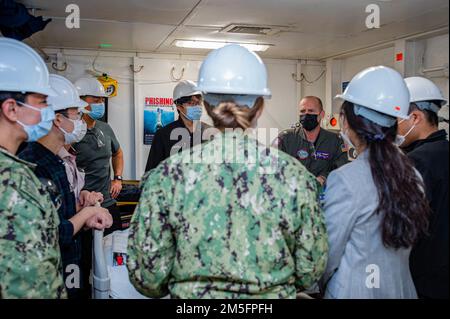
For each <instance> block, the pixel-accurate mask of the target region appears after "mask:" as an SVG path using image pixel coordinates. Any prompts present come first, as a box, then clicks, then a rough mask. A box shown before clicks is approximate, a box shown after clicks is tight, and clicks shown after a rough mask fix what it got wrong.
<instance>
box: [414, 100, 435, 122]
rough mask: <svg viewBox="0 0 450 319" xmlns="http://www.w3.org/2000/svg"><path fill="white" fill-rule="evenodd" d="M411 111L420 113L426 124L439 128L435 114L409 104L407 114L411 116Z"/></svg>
mask: <svg viewBox="0 0 450 319" xmlns="http://www.w3.org/2000/svg"><path fill="white" fill-rule="evenodd" d="M413 111H420V112H422V113H423V114H424V115H425V120H426V121H427V122H428V124H430V125H432V126H439V116H438V115H437V113H435V112H433V111H430V110H422V109H421V108H419V107H418V106H417V105H416V104H414V103H411V105H410V107H409V114H411V113H412V112H413Z"/></svg>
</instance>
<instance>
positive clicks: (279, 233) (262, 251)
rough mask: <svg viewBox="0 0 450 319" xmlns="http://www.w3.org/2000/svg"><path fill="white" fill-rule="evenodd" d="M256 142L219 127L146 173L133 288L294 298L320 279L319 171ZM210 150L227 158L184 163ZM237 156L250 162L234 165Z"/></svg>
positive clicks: (133, 244)
mask: <svg viewBox="0 0 450 319" xmlns="http://www.w3.org/2000/svg"><path fill="white" fill-rule="evenodd" d="M234 143H236V146H234ZM257 145H258V144H257V142H256V140H254V139H253V138H250V137H248V136H246V135H244V134H242V133H225V134H220V135H219V136H216V137H215V139H214V140H213V141H211V142H208V143H206V144H203V145H198V146H196V147H194V148H192V149H191V150H189V151H185V152H182V153H180V154H177V155H174V156H172V157H170V158H169V159H168V160H166V161H164V162H162V163H161V164H160V165H159V166H158V167H157V168H155V169H154V170H152V171H150V172H148V173H147V175H146V176H144V179H143V192H142V195H141V199H140V203H139V205H138V207H137V209H136V212H135V214H134V216H133V219H132V222H131V227H130V237H129V242H128V254H129V256H128V262H127V266H128V269H129V274H130V279H131V282H132V283H133V284H134V286H135V287H136V288H137V290H138V291H140V292H141V293H142V294H144V295H146V296H149V297H162V296H165V295H166V294H168V293H170V295H171V297H172V298H295V296H296V291H297V290H302V289H304V288H308V287H310V286H311V285H312V284H313V283H315V282H316V281H318V279H319V278H320V277H321V275H322V273H323V271H324V269H325V266H326V261H327V252H328V244H327V235H326V230H325V224H324V218H323V215H322V211H321V208H320V207H319V204H318V194H317V183H316V181H315V178H314V176H313V175H311V174H310V173H308V172H307V170H306V169H305V168H304V167H303V166H302V165H301V164H300V163H299V162H298V161H297V160H295V159H294V158H291V157H290V156H289V155H287V154H284V153H283V152H278V151H277V150H275V149H272V148H270V149H267V148H265V147H261V146H259V147H260V148H259V149H258V150H259V151H263V152H262V153H260V152H259V151H258V153H257V152H255V150H257ZM235 150H237V151H236V152H234V151H235ZM242 150H243V151H244V152H242V153H241V152H240V151H242ZM214 152H216V153H215V154H222V155H223V156H225V157H227V158H228V159H231V161H224V163H222V164H215V163H209V164H208V163H192V162H190V158H191V156H194V157H197V158H198V157H201V156H205V155H207V154H214ZM238 153H239V154H245V158H247V159H248V160H249V162H253V163H254V164H251V163H247V164H245V163H233V161H234V162H236V159H237V158H238V155H236V154H238ZM256 154H258V156H259V157H258V158H256ZM270 168H275V169H274V170H271V169H270ZM261 172H263V173H261ZM264 172H268V173H264Z"/></svg>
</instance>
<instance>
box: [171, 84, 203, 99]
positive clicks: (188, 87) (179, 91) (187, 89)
mask: <svg viewBox="0 0 450 319" xmlns="http://www.w3.org/2000/svg"><path fill="white" fill-rule="evenodd" d="M199 94H202V92H201V91H199V90H197V89H196V85H195V83H194V82H192V81H189V80H183V81H181V82H180V83H178V84H177V85H176V86H175V88H174V89H173V100H174V101H176V100H178V99H179V98H182V97H186V96H193V95H199Z"/></svg>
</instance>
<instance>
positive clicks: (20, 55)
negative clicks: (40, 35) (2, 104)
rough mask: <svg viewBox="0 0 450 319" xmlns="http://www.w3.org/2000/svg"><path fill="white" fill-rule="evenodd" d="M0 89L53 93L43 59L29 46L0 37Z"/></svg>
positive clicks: (49, 94)
mask: <svg viewBox="0 0 450 319" xmlns="http://www.w3.org/2000/svg"><path fill="white" fill-rule="evenodd" d="M0 91H6V92H22V93H25V92H29V93H39V94H43V95H47V96H51V95H55V94H56V93H55V91H53V90H52V89H51V87H50V84H49V73H48V69H47V66H46V65H45V63H44V60H42V58H41V57H40V56H39V54H37V53H36V51H34V50H33V49H32V48H31V47H29V46H28V45H26V44H25V43H22V42H20V41H17V40H13V39H9V38H4V37H0Z"/></svg>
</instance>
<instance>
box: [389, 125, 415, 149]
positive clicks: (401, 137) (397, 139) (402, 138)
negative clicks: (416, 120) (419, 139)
mask: <svg viewBox="0 0 450 319" xmlns="http://www.w3.org/2000/svg"><path fill="white" fill-rule="evenodd" d="M404 121H406V119H403V120H401V121H400V122H398V124H401V123H403V122H404ZM415 127H416V124H413V126H412V127H411V128H410V129H409V131H408V132H407V133H406V134H405V135H400V134H397V136H396V137H395V141H394V144H395V145H397V146H398V147H400V146H402V145H403V143H405V141H406V137H408V135H409V134H410V133H411V132H412V131H413V130H414V128H415Z"/></svg>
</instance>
